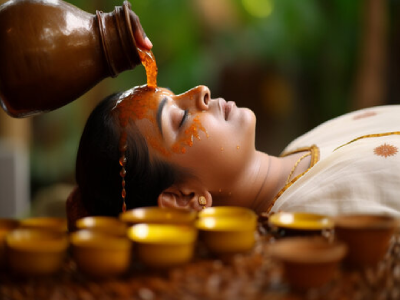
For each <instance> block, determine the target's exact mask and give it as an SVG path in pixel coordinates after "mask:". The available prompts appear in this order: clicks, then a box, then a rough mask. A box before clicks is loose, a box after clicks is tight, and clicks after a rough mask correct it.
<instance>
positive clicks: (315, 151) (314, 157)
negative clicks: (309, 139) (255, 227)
mask: <svg viewBox="0 0 400 300" xmlns="http://www.w3.org/2000/svg"><path fill="white" fill-rule="evenodd" d="M304 151H310V152H311V162H310V167H309V168H308V169H307V170H305V171H304V172H303V173H301V174H300V175H297V176H296V177H295V178H293V179H292V180H291V181H290V182H289V183H288V184H287V185H285V186H284V187H283V188H282V189H281V190H280V191H279V193H278V194H276V196H275V197H274V199H272V202H271V204H270V205H269V206H268V208H267V210H266V212H267V213H269V211H270V210H271V208H272V206H274V204H275V202H276V200H278V198H279V197H280V196H281V195H282V194H283V193H284V192H285V191H286V190H287V189H288V188H289V187H290V186H291V185H292V184H293V183H295V182H296V181H297V179H299V178H300V177H301V176H303V175H304V174H306V173H307V172H308V171H309V170H310V169H311V168H312V167H313V166H314V165H315V164H316V163H317V162H318V161H319V148H318V147H317V146H316V145H312V146H311V147H304V148H299V149H296V150H295V151H291V152H287V153H282V154H281V155H280V156H281V157H285V156H288V155H291V154H295V153H299V152H304Z"/></svg>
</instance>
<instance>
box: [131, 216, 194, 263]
mask: <svg viewBox="0 0 400 300" xmlns="http://www.w3.org/2000/svg"><path fill="white" fill-rule="evenodd" d="M128 237H129V238H130V239H131V240H132V241H133V242H134V244H135V250H136V251H135V253H136V255H137V257H138V259H139V261H141V262H142V263H143V264H144V265H146V266H148V267H151V268H169V267H174V266H177V265H181V264H184V263H187V262H189V261H190V260H191V259H192V258H193V255H194V247H195V242H196V239H197V230H196V228H194V227H193V226H188V225H174V224H137V225H133V226H132V227H130V228H129V229H128Z"/></svg>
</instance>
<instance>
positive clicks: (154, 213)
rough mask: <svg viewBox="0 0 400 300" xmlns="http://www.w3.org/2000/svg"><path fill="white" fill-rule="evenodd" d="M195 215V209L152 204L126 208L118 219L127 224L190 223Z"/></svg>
mask: <svg viewBox="0 0 400 300" xmlns="http://www.w3.org/2000/svg"><path fill="white" fill-rule="evenodd" d="M196 216H197V213H196V212H195V211H190V210H184V209H174V208H161V207H157V206H152V207H141V208H135V209H131V210H128V211H126V212H124V213H122V214H120V216H119V219H120V220H121V221H122V222H124V223H126V224H127V225H129V226H132V225H135V224H140V223H146V224H188V225H192V224H193V222H194V221H195V219H196Z"/></svg>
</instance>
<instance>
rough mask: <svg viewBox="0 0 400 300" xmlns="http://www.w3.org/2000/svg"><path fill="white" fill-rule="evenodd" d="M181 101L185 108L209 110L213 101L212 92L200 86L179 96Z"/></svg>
mask: <svg viewBox="0 0 400 300" xmlns="http://www.w3.org/2000/svg"><path fill="white" fill-rule="evenodd" d="M179 100H180V101H181V104H182V105H183V106H185V107H188V108H190V107H192V108H194V109H198V110H207V109H208V105H209V103H210V100H211V92H210V89H209V88H208V87H206V86H204V85H199V86H197V87H195V88H193V89H191V90H189V91H187V92H185V93H183V94H181V95H179Z"/></svg>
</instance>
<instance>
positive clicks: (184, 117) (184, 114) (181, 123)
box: [178, 109, 189, 128]
mask: <svg viewBox="0 0 400 300" xmlns="http://www.w3.org/2000/svg"><path fill="white" fill-rule="evenodd" d="M188 115H189V111H188V110H187V109H185V110H184V111H183V117H182V120H181V122H180V123H179V126H178V127H179V128H181V127H182V125H183V123H184V122H185V120H186V119H187V117H188Z"/></svg>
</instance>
